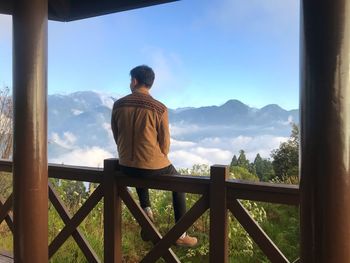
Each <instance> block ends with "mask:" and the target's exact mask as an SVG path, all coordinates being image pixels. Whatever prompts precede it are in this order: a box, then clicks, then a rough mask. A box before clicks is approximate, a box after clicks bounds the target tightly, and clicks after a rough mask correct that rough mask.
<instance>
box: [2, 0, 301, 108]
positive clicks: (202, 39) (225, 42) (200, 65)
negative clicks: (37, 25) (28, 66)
mask: <svg viewBox="0 0 350 263" xmlns="http://www.w3.org/2000/svg"><path fill="white" fill-rule="evenodd" d="M11 24H12V22H11V17H10V16H5V15H0V87H1V86H9V87H11V88H12V71H11V70H12V57H11V56H12V42H11V41H12V35H11V34H12V28H11V27H12V25H11ZM140 64H147V65H149V66H151V67H152V68H153V69H154V70H155V73H156V80H155V84H154V86H153V87H152V89H151V93H152V95H153V96H154V97H155V98H157V99H159V100H161V101H162V102H164V103H165V104H166V105H167V106H168V107H169V108H179V107H187V106H192V107H199V106H206V105H221V104H223V103H225V102H226V101H227V100H229V99H238V100H241V101H242V102H243V103H245V104H248V105H249V106H252V107H257V108H261V107H263V106H265V105H267V104H278V105H280V106H281V107H283V108H285V109H288V110H290V109H296V108H298V107H299V106H298V104H299V1H297V0H283V1H281V0H249V1H247V0H215V1H213V0H182V1H178V2H173V3H168V4H163V5H158V6H153V7H149V8H142V9H138V10H133V11H126V12H121V13H116V14H111V15H105V16H101V17H97V18H90V19H84V20H80V21H76V22H69V23H61V22H49V66H48V93H49V94H56V93H60V94H69V93H72V92H75V91H82V90H94V91H99V92H102V93H106V94H111V95H115V96H123V95H126V94H128V93H129V82H130V76H129V71H130V69H131V68H133V67H135V66H137V65H140Z"/></svg>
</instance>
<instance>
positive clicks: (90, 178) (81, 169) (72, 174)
mask: <svg viewBox="0 0 350 263" xmlns="http://www.w3.org/2000/svg"><path fill="white" fill-rule="evenodd" d="M0 171H2V172H12V161H11V160H4V159H0ZM49 177H50V178H58V179H66V180H75V181H84V182H92V183H101V182H102V180H103V169H102V168H97V167H86V166H74V165H62V164H52V163H49Z"/></svg>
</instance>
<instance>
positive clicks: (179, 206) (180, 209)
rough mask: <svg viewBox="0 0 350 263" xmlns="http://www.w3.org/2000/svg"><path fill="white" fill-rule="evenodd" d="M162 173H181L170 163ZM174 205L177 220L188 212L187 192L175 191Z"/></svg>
mask: <svg viewBox="0 0 350 263" xmlns="http://www.w3.org/2000/svg"><path fill="white" fill-rule="evenodd" d="M161 174H166V175H177V174H179V173H178V172H177V171H176V169H175V167H174V166H173V165H169V166H168V167H166V168H164V169H163V170H162V172H161ZM173 207H174V216H175V222H177V221H179V220H180V218H181V217H182V216H183V215H184V214H185V213H186V195H185V193H178V192H173Z"/></svg>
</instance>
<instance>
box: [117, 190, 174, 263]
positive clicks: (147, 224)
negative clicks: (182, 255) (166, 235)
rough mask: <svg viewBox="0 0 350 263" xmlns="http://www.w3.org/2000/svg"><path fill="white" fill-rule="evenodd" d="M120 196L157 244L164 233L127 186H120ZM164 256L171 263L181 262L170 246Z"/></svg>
mask: <svg viewBox="0 0 350 263" xmlns="http://www.w3.org/2000/svg"><path fill="white" fill-rule="evenodd" d="M120 196H121V198H122V200H123V201H124V203H125V205H126V207H127V208H128V209H129V210H130V212H131V214H132V215H133V216H134V217H135V219H136V221H137V222H138V223H139V224H140V226H141V227H142V228H143V229H144V230H145V231H146V232H147V233H148V234H149V235H150V237H151V241H152V243H153V244H154V245H156V244H157V243H158V242H159V241H160V240H161V239H162V235H161V234H160V233H159V232H158V230H157V229H156V228H155V226H154V225H153V223H152V222H151V221H150V220H149V218H148V217H147V215H146V214H145V213H144V211H143V210H142V208H141V207H140V206H139V204H137V203H136V202H135V200H134V199H133V198H132V196H131V195H130V193H129V192H128V190H127V189H126V187H120ZM163 258H164V259H165V261H166V262H169V263H172V262H174V263H179V262H180V260H179V259H178V258H177V256H176V255H175V253H174V252H173V251H172V249H171V248H169V249H168V250H167V251H166V252H165V254H164V255H163Z"/></svg>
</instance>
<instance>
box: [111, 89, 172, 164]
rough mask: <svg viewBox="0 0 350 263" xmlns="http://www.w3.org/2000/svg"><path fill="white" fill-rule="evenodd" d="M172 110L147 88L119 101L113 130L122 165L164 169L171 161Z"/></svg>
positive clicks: (116, 106)
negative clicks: (170, 111) (170, 120)
mask: <svg viewBox="0 0 350 263" xmlns="http://www.w3.org/2000/svg"><path fill="white" fill-rule="evenodd" d="M168 126H169V124H168V112H167V108H166V106H165V105H163V104H162V103H160V102H159V101H157V100H155V99H153V98H152V97H151V96H150V95H149V94H148V91H147V90H143V89H139V90H137V91H134V92H133V93H132V94H130V95H128V96H126V97H123V98H121V99H119V100H117V101H116V102H115V103H114V106H113V112H112V130H113V135H114V138H115V140H116V142H117V145H118V152H119V162H120V164H121V165H124V166H128V167H135V168H142V169H161V168H164V167H166V166H168V165H169V164H170V162H169V160H168V158H167V154H168V152H169V145H170V136H169V128H168Z"/></svg>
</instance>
